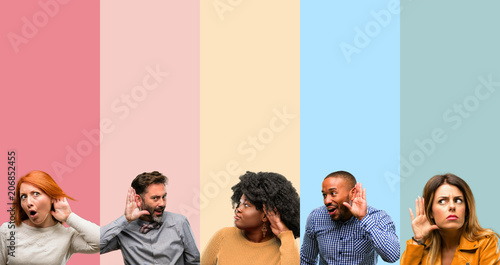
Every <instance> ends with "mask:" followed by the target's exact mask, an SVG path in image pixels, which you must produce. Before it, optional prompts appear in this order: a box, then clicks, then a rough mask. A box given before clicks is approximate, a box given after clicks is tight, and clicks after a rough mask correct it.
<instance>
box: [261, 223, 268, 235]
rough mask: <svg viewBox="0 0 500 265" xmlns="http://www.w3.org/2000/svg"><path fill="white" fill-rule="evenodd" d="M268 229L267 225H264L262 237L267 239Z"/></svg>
mask: <svg viewBox="0 0 500 265" xmlns="http://www.w3.org/2000/svg"><path fill="white" fill-rule="evenodd" d="M266 232H267V227H266V223H262V237H266Z"/></svg>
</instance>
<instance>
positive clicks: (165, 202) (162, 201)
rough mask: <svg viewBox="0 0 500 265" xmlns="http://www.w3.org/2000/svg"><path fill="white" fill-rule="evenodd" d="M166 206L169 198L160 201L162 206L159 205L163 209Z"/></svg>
mask: <svg viewBox="0 0 500 265" xmlns="http://www.w3.org/2000/svg"><path fill="white" fill-rule="evenodd" d="M166 204H167V198H161V199H160V204H159V206H160V207H163V206H165V205H166Z"/></svg>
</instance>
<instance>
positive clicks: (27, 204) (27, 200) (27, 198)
mask: <svg viewBox="0 0 500 265" xmlns="http://www.w3.org/2000/svg"><path fill="white" fill-rule="evenodd" d="M26 206H28V207H31V206H33V198H32V197H31V196H27V197H26Z"/></svg>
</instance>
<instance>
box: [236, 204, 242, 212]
mask: <svg viewBox="0 0 500 265" xmlns="http://www.w3.org/2000/svg"><path fill="white" fill-rule="evenodd" d="M240 207H241V205H238V207H236V208H235V209H234V213H241V208H240Z"/></svg>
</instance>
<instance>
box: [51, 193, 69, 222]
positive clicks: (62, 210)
mask: <svg viewBox="0 0 500 265" xmlns="http://www.w3.org/2000/svg"><path fill="white" fill-rule="evenodd" d="M52 203H53V204H54V211H51V214H52V216H54V218H56V220H57V221H59V222H61V223H65V222H66V219H68V216H69V215H70V214H71V207H69V203H68V200H66V197H64V198H62V199H52Z"/></svg>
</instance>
